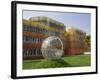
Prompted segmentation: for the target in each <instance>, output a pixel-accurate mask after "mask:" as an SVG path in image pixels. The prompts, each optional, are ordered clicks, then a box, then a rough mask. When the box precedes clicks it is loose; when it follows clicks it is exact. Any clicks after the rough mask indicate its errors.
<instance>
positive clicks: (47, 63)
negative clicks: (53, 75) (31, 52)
mask: <svg viewBox="0 0 100 80" xmlns="http://www.w3.org/2000/svg"><path fill="white" fill-rule="evenodd" d="M57 67H71V65H70V64H68V63H67V62H66V61H64V60H63V59H55V60H47V59H45V60H42V61H41V62H39V63H37V64H36V65H34V68H57Z"/></svg>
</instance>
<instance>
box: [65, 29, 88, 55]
mask: <svg viewBox="0 0 100 80" xmlns="http://www.w3.org/2000/svg"><path fill="white" fill-rule="evenodd" d="M66 33H67V37H66V42H67V45H66V49H65V53H66V54H68V55H77V54H83V52H85V51H86V45H85V37H86V33H85V32H83V31H82V30H79V29H75V28H73V27H67V28H66Z"/></svg>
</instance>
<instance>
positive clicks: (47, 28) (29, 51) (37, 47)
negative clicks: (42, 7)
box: [23, 16, 66, 59]
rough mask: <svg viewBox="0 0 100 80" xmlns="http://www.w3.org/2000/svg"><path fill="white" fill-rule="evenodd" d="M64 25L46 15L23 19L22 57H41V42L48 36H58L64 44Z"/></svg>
mask: <svg viewBox="0 0 100 80" xmlns="http://www.w3.org/2000/svg"><path fill="white" fill-rule="evenodd" d="M65 28H66V27H65V25H64V24H63V23H61V22H58V21H55V20H53V19H50V18H48V17H44V16H37V17H32V18H30V19H29V20H25V19H23V58H24V59H35V58H42V53H41V44H42V42H43V40H44V39H45V38H47V37H49V36H58V37H59V38H60V39H61V40H62V41H63V44H65V43H64V42H65V37H64V34H65V32H66V31H65Z"/></svg>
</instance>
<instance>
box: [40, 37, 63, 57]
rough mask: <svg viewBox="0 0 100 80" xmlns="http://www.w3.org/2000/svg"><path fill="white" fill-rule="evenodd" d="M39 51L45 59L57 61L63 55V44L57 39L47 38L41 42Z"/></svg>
mask: <svg viewBox="0 0 100 80" xmlns="http://www.w3.org/2000/svg"><path fill="white" fill-rule="evenodd" d="M41 51H42V55H43V57H44V58H46V59H59V58H61V56H62V55H63V43H62V41H61V39H60V38H59V37H56V36H51V37H48V38H46V39H45V40H44V41H43V43H42V46H41Z"/></svg>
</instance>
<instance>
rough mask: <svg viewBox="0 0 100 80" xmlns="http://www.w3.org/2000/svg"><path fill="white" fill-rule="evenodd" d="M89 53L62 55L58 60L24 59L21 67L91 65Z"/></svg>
mask: <svg viewBox="0 0 100 80" xmlns="http://www.w3.org/2000/svg"><path fill="white" fill-rule="evenodd" d="M90 62H91V60H90V54H84V55H74V56H66V57H62V58H61V59H58V60H47V59H41V60H24V61H23V69H36V68H38V69H39V68H57V67H81V66H90V65H91V63H90Z"/></svg>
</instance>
